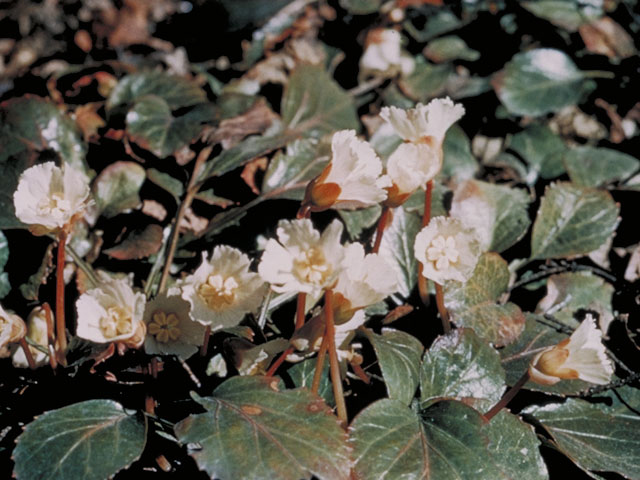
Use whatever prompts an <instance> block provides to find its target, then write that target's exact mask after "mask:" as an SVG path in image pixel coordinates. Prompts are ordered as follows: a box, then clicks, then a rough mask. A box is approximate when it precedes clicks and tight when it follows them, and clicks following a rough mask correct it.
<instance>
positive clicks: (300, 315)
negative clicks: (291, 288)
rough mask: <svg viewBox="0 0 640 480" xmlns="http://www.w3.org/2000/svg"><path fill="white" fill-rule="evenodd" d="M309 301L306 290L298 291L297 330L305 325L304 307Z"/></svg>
mask: <svg viewBox="0 0 640 480" xmlns="http://www.w3.org/2000/svg"><path fill="white" fill-rule="evenodd" d="M306 301H307V294H306V293H304V292H300V293H298V299H297V301H296V326H295V330H298V329H299V328H301V327H302V326H303V325H304V307H305V304H306ZM295 330H294V331H295Z"/></svg>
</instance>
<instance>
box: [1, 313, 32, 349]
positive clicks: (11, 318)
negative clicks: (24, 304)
mask: <svg viewBox="0 0 640 480" xmlns="http://www.w3.org/2000/svg"><path fill="white" fill-rule="evenodd" d="M26 334H27V326H26V325H25V323H24V321H23V320H22V319H21V318H20V317H19V316H18V315H16V314H14V313H11V312H7V311H6V310H5V309H4V308H2V306H0V358H5V357H8V356H9V355H10V354H11V352H10V351H9V344H10V343H16V342H19V341H20V339H22V338H23V337H24V336H25V335H26Z"/></svg>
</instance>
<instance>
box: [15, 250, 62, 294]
mask: <svg viewBox="0 0 640 480" xmlns="http://www.w3.org/2000/svg"><path fill="white" fill-rule="evenodd" d="M53 247H54V244H53V243H50V244H49V245H48V246H47V249H46V250H45V253H44V255H43V256H42V261H41V262H40V266H39V267H38V270H36V271H35V273H33V274H32V275H29V279H28V280H27V281H26V282H25V283H23V284H22V285H20V286H19V287H18V289H19V290H20V293H21V294H22V296H23V297H24V298H25V299H26V300H31V301H37V300H38V295H39V293H40V285H43V284H44V283H45V282H46V280H47V277H48V276H49V274H51V271H52V270H53V267H54V264H55V261H54V260H53Z"/></svg>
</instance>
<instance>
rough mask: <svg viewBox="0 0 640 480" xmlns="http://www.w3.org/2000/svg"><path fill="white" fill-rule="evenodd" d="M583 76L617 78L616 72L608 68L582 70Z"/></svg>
mask: <svg viewBox="0 0 640 480" xmlns="http://www.w3.org/2000/svg"><path fill="white" fill-rule="evenodd" d="M582 76H583V77H584V78H616V74H615V73H613V72H607V71H606V70H587V71H583V72H582Z"/></svg>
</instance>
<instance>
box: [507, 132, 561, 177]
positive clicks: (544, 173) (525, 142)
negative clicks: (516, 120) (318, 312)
mask: <svg viewBox="0 0 640 480" xmlns="http://www.w3.org/2000/svg"><path fill="white" fill-rule="evenodd" d="M509 147H510V148H511V149H512V150H515V151H516V152H517V153H518V154H519V155H520V156H521V157H522V158H523V159H524V161H525V162H527V165H528V166H529V172H528V173H527V176H526V181H527V184H529V185H534V184H535V183H536V180H537V178H538V176H540V177H542V178H555V177H559V176H560V175H562V174H563V173H564V172H565V167H564V164H563V163H562V158H563V154H564V153H565V152H566V151H567V147H566V145H565V144H564V142H563V141H562V139H561V138H560V136H558V135H556V134H555V133H553V132H552V131H551V130H550V129H549V128H548V127H543V126H532V127H529V128H527V129H526V130H523V131H522V132H519V133H516V134H515V135H514V136H513V138H512V139H511V143H510V144H509Z"/></svg>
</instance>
